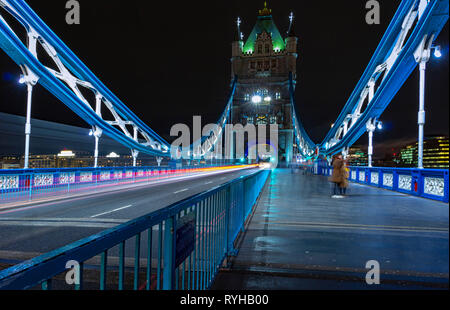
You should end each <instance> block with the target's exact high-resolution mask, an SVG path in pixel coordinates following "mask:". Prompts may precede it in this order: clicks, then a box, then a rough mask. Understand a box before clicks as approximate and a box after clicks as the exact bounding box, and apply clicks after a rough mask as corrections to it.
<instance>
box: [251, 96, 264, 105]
mask: <svg viewBox="0 0 450 310" xmlns="http://www.w3.org/2000/svg"><path fill="white" fill-rule="evenodd" d="M261 100H262V98H261V96H259V95H255V96H253V97H252V102H253V103H260V102H261Z"/></svg>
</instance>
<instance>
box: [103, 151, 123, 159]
mask: <svg viewBox="0 0 450 310" xmlns="http://www.w3.org/2000/svg"><path fill="white" fill-rule="evenodd" d="M119 157H120V155H119V154H116V153H114V152H111V153H109V154H108V155H106V158H119Z"/></svg>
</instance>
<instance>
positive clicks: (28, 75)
mask: <svg viewBox="0 0 450 310" xmlns="http://www.w3.org/2000/svg"><path fill="white" fill-rule="evenodd" d="M21 68H22V72H23V73H24V74H23V75H21V76H20V79H19V83H20V84H27V117H26V122H25V155H24V166H23V168H24V169H28V168H29V157H30V135H31V104H32V98H33V86H34V85H36V83H37V81H38V80H39V77H38V76H37V75H35V74H34V73H32V72H31V71H30V70H29V69H28V67H26V66H23V67H21Z"/></svg>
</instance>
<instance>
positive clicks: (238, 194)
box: [0, 170, 270, 290]
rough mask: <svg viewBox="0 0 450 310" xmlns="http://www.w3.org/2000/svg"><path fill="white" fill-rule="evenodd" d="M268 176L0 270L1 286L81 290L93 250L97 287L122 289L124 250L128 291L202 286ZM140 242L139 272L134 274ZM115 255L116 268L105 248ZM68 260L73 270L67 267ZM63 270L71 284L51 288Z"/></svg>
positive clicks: (263, 173)
mask: <svg viewBox="0 0 450 310" xmlns="http://www.w3.org/2000/svg"><path fill="white" fill-rule="evenodd" d="M269 174H270V170H259V171H257V172H255V173H252V174H250V175H246V176H241V177H239V178H237V179H235V180H232V181H230V182H228V183H225V184H223V185H220V186H218V187H215V188H212V189H210V190H208V191H206V192H203V193H200V194H197V195H194V196H192V197H189V198H186V199H184V200H181V201H179V202H177V203H174V204H172V205H170V206H168V207H166V208H163V209H160V210H157V211H155V212H152V213H150V214H147V215H145V216H142V217H139V218H136V219H134V220H131V221H129V222H127V223H124V224H121V225H119V226H116V227H114V228H111V229H108V230H105V231H103V232H100V233H98V234H95V235H92V236H90V237H87V238H84V239H82V240H79V241H76V242H74V243H72V244H69V245H67V246H64V247H61V248H59V249H57V250H54V251H51V252H49V253H46V254H43V255H41V256H38V257H36V258H33V259H30V260H28V261H25V262H23V263H21V264H18V265H15V266H13V267H11V268H8V269H5V270H3V271H0V289H30V288H36V287H39V285H40V286H41V288H42V289H51V288H52V287H53V288H58V286H60V287H61V286H63V287H64V286H65V287H66V288H67V286H69V288H74V289H83V288H84V281H83V276H84V271H85V270H86V269H87V268H88V267H87V266H88V264H86V261H87V260H89V259H92V258H94V257H98V256H100V264H99V274H100V276H99V279H98V288H99V289H100V290H103V289H106V288H108V289H119V290H121V289H124V276H125V256H126V252H127V251H128V253H130V251H131V253H133V252H134V269H133V274H134V278H133V289H135V290H137V289H147V290H148V289H166V290H171V289H188V290H191V289H196V290H203V289H208V288H210V286H211V284H212V283H213V281H214V278H215V276H216V274H217V272H218V271H219V269H220V268H221V266H222V264H223V262H224V261H225V259H226V258H227V257H228V256H229V255H233V253H235V251H236V250H235V249H234V242H235V240H236V238H237V237H238V235H239V233H240V232H242V231H244V229H245V222H246V220H247V219H248V217H249V215H250V214H251V211H252V209H253V207H254V205H255V203H256V201H257V199H258V196H259V194H260V193H261V191H262V189H263V187H264V184H265V183H266V180H267V178H268V176H269ZM130 241H131V242H130ZM129 243H131V246H130V244H129ZM133 244H134V247H133ZM143 244H144V245H146V249H145V251H146V253H145V257H146V264H145V265H146V267H145V268H146V269H145V270H146V273H145V275H146V278H145V279H140V278H139V274H140V273H141V272H140V271H141V270H142V268H141V267H142V264H141V261H140V260H141V256H142V253H141V252H142V251H141V246H142V245H143ZM126 245H128V247H126ZM114 253H118V266H117V267H113V266H109V265H108V257H109V256H110V255H109V254H114ZM68 264H69V266H72V267H71V268H72V269H70V268H69V269H67V268H68V267H67V266H68ZM73 266H75V267H73ZM90 267H92V266H90ZM112 268H118V280H117V283H113V284H111V281H113V280H114V279H111V278H112V277H111V278H110V280H109V281H107V275H108V272H109V271H111V269H112ZM68 272H72V275H73V277H72V278H70V277H69V278H70V279H72V280H73V281H72V282H73V285H72V284H67V283H72V282H71V281H69V282H66V283H64V281H59V283H58V285H55V286H52V284H53V283H54V282H53V279H54V278H55V277H58V276H59V277H61V276H62V275H64V274H66V281H67V273H68ZM141 274H142V273H141ZM61 282H63V283H62V284H61ZM113 282H114V281H113ZM55 284H56V281H55Z"/></svg>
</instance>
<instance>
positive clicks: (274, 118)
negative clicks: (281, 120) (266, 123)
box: [270, 116, 277, 124]
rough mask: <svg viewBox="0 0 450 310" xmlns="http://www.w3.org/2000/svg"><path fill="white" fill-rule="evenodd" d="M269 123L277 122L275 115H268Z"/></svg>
mask: <svg viewBox="0 0 450 310" xmlns="http://www.w3.org/2000/svg"><path fill="white" fill-rule="evenodd" d="M270 123H271V124H276V123H277V117H276V116H271V117H270Z"/></svg>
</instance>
